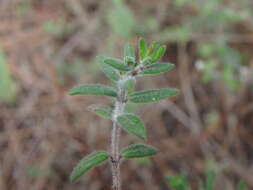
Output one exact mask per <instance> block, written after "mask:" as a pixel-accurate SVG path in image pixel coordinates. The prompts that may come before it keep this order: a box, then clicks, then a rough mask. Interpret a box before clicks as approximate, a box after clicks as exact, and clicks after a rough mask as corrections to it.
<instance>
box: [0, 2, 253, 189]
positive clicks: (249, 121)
mask: <svg viewBox="0 0 253 190" xmlns="http://www.w3.org/2000/svg"><path fill="white" fill-rule="evenodd" d="M139 37H143V38H144V39H146V41H148V42H151V41H157V42H159V43H162V44H166V45H167V46H168V48H167V52H166V56H165V57H164V58H163V60H162V61H169V62H172V63H174V64H175V65H176V68H175V69H174V70H173V71H171V72H168V73H166V74H163V75H161V76H154V77H148V78H142V79H141V80H140V81H139V82H138V85H137V88H138V89H146V88H160V87H174V88H178V89H181V91H182V93H181V95H179V96H177V97H174V98H172V99H169V100H164V101H161V102H159V103H154V104H147V105H146V104H145V105H141V107H138V108H137V106H136V105H131V108H130V109H131V110H132V111H133V112H136V113H138V114H140V115H141V117H142V118H143V120H144V122H145V124H146V127H147V129H148V134H149V138H148V139H149V140H148V142H147V143H149V144H151V145H153V146H155V147H157V148H158V149H159V151H160V153H159V154H158V155H156V156H154V157H152V158H150V159H141V160H129V161H126V162H124V163H123V164H122V167H121V170H122V181H123V189H124V190H133V189H138V190H144V189H145V190H168V189H171V188H170V187H169V185H168V183H167V181H168V180H166V179H167V178H166V177H168V176H180V175H184V176H187V179H188V182H189V184H190V185H191V187H192V189H193V190H195V189H201V188H198V187H199V186H200V185H199V184H202V186H204V187H202V190H203V189H204V190H212V189H215V190H234V189H238V190H239V189H240V190H243V189H246V188H244V187H246V186H247V187H248V189H253V101H252V100H253V85H252V84H253V83H252V82H253V51H252V50H253V1H252V0H240V1H237V0H155V1H154V0H145V1H144V0H103V1H100V0H0V189H1V190H58V189H61V190H70V189H75V190H79V189H80V190H81V189H87V190H110V189H111V172H110V166H109V165H108V164H105V165H102V166H101V167H98V168H96V169H94V170H92V171H91V172H89V174H87V175H85V176H84V177H82V179H81V180H80V181H79V182H78V183H76V184H69V181H68V176H69V174H70V172H71V170H72V168H73V166H74V165H75V164H76V163H77V162H78V161H79V160H80V159H81V158H82V157H83V156H84V155H86V154H88V153H90V152H93V151H94V150H104V149H106V150H109V148H110V145H109V144H110V140H109V138H110V131H111V123H110V122H109V121H107V120H103V119H101V118H98V117H97V116H96V115H93V114H92V113H90V112H88V111H87V109H86V108H87V106H88V105H90V104H94V103H99V104H100V103H101V104H108V105H110V103H111V102H110V101H108V99H106V98H97V97H90V96H89V97H69V96H68V95H67V91H68V90H69V89H70V88H72V87H73V86H74V85H76V84H82V83H103V84H109V80H107V79H106V78H105V76H104V75H103V74H102V73H101V72H100V68H99V64H98V63H97V62H96V61H95V56H96V55H107V56H115V57H118V58H121V57H122V49H123V45H124V44H125V42H130V43H131V44H133V45H135V46H136V44H137V42H138V38H139ZM134 142H140V141H139V140H138V139H137V138H135V137H132V136H129V135H127V134H126V133H123V134H122V139H121V146H122V147H123V146H127V145H129V144H130V143H134ZM210 183H211V184H212V185H211V186H213V188H212V189H210V188H208V187H207V186H208V184H210Z"/></svg>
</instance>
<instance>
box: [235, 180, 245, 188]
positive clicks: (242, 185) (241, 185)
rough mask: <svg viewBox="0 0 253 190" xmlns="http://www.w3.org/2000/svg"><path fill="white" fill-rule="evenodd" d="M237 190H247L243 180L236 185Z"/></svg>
mask: <svg viewBox="0 0 253 190" xmlns="http://www.w3.org/2000/svg"><path fill="white" fill-rule="evenodd" d="M237 190H248V187H247V185H246V184H245V182H244V181H243V180H240V182H239V183H238V185H237Z"/></svg>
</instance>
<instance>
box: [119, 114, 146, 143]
mask: <svg viewBox="0 0 253 190" xmlns="http://www.w3.org/2000/svg"><path fill="white" fill-rule="evenodd" d="M117 122H118V123H119V125H120V127H121V128H123V129H124V130H125V131H127V132H128V133H131V134H133V135H136V136H137V137H139V138H141V139H144V140H145V139H146V138H147V135H146V128H145V126H144V123H143V121H142V120H141V119H140V118H139V117H138V116H136V115H134V114H123V115H121V116H119V117H117Z"/></svg>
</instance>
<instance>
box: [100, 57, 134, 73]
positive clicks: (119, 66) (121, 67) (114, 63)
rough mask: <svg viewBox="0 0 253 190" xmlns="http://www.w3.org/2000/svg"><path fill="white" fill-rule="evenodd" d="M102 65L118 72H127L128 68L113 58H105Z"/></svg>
mask: <svg viewBox="0 0 253 190" xmlns="http://www.w3.org/2000/svg"><path fill="white" fill-rule="evenodd" d="M104 63H105V64H107V65H110V66H111V67H113V68H114V69H117V70H119V71H124V72H126V71H129V70H130V68H129V67H128V66H127V65H126V64H125V63H124V62H123V61H121V60H119V59H115V58H105V59H104Z"/></svg>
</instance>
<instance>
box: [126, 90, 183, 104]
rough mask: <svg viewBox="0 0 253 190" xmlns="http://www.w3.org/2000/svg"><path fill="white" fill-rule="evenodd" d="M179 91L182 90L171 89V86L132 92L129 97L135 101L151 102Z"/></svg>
mask: <svg viewBox="0 0 253 190" xmlns="http://www.w3.org/2000/svg"><path fill="white" fill-rule="evenodd" d="M179 92H180V91H179V90H177V89H170V88H163V89H157V90H144V91H139V92H134V93H132V94H131V95H130V97H129V99H130V101H132V102H134V103H149V102H156V101H159V100H161V99H164V98H168V97H171V96H174V95H176V94H178V93H179Z"/></svg>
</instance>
